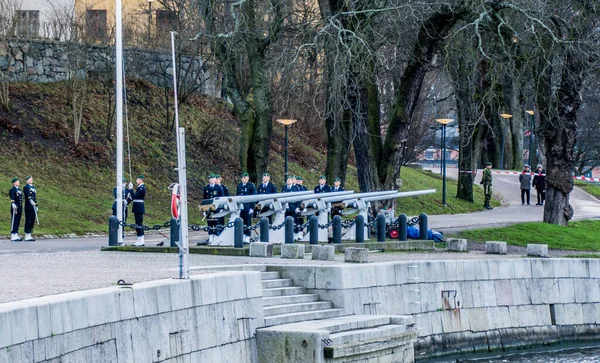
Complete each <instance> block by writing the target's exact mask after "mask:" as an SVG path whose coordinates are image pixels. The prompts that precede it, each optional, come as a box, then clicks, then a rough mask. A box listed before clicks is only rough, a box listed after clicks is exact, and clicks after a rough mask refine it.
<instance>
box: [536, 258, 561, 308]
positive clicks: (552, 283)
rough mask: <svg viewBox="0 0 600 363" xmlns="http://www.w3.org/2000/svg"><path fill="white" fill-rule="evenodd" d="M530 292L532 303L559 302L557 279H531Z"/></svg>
mask: <svg viewBox="0 0 600 363" xmlns="http://www.w3.org/2000/svg"><path fill="white" fill-rule="evenodd" d="M542 261H544V260H542ZM530 292H531V302H532V303H533V304H556V303H558V302H559V298H560V296H559V290H558V280H557V279H533V280H531V283H530Z"/></svg>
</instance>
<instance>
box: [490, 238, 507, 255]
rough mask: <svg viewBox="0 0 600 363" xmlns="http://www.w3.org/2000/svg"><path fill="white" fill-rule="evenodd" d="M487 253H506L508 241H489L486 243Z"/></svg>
mask: <svg viewBox="0 0 600 363" xmlns="http://www.w3.org/2000/svg"><path fill="white" fill-rule="evenodd" d="M485 253H490V254H496V255H506V253H507V245H506V242H499V241H487V242H486V243H485Z"/></svg>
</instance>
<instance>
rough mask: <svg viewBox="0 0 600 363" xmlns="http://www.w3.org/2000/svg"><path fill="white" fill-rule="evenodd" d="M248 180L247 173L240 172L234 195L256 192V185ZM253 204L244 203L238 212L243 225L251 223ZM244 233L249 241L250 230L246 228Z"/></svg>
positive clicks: (248, 225) (247, 225)
mask: <svg viewBox="0 0 600 363" xmlns="http://www.w3.org/2000/svg"><path fill="white" fill-rule="evenodd" d="M249 180H250V177H249V176H248V173H242V175H241V182H240V183H239V184H238V185H237V190H236V192H235V195H254V194H256V187H255V186H254V184H252V183H250V181H249ZM254 205H255V203H244V208H243V209H242V210H241V212H240V218H242V219H243V220H244V225H245V226H246V227H250V225H251V224H252V213H254ZM244 234H245V235H246V237H248V238H247V239H248V242H249V239H250V238H249V237H250V235H251V234H250V230H248V229H246V232H245V233H244Z"/></svg>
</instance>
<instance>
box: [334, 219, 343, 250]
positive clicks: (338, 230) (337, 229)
mask: <svg viewBox="0 0 600 363" xmlns="http://www.w3.org/2000/svg"><path fill="white" fill-rule="evenodd" d="M333 243H342V217H340V216H338V215H336V216H333Z"/></svg>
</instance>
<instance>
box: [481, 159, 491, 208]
mask: <svg viewBox="0 0 600 363" xmlns="http://www.w3.org/2000/svg"><path fill="white" fill-rule="evenodd" d="M481 184H482V185H483V192H484V194H485V201H484V203H483V207H484V208H485V209H494V208H492V207H491V206H490V200H492V163H490V162H489V161H488V162H487V164H486V165H485V169H483V175H482V176H481Z"/></svg>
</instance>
